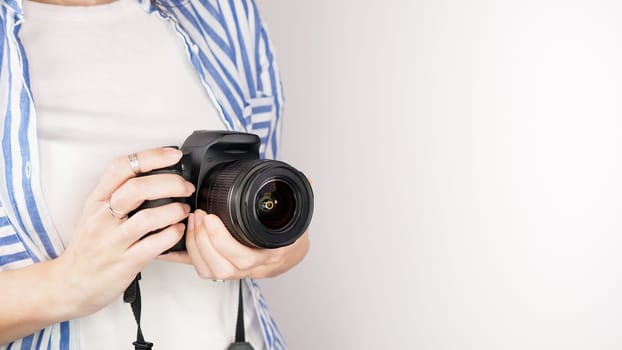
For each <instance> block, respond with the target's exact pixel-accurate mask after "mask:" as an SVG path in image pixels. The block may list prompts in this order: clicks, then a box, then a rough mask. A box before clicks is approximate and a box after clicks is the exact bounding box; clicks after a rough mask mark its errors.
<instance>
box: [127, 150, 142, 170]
mask: <svg viewBox="0 0 622 350" xmlns="http://www.w3.org/2000/svg"><path fill="white" fill-rule="evenodd" d="M127 160H128V161H129V162H130V168H132V171H133V172H134V175H140V174H141V173H142V172H141V171H140V164H139V163H138V154H136V152H134V153H131V154H129V155H128V156H127Z"/></svg>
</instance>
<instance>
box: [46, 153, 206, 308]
mask: <svg viewBox="0 0 622 350" xmlns="http://www.w3.org/2000/svg"><path fill="white" fill-rule="evenodd" d="M180 158H181V152H180V151H178V150H176V149H171V148H158V149H152V150H148V151H144V152H140V153H138V160H139V162H140V170H141V171H143V172H147V171H151V170H153V169H159V168H163V167H167V166H170V165H173V164H175V163H177V162H178V161H179V159H180ZM193 192H194V186H193V185H192V184H190V183H189V182H187V181H186V180H184V179H183V178H182V177H181V176H179V175H175V174H157V175H149V176H142V177H136V175H135V173H134V171H133V170H132V168H131V166H130V162H129V161H128V157H120V158H119V159H117V160H115V161H114V162H113V163H112V164H111V166H110V167H109V168H108V170H107V171H106V172H105V173H104V174H103V176H102V178H101V181H100V183H99V184H98V185H97V187H96V188H95V190H94V191H93V192H92V193H91V195H90V196H89V197H88V199H87V200H86V202H85V205H84V209H83V212H82V215H81V218H80V220H79V223H78V225H77V227H76V231H75V233H74V236H73V238H72V241H71V244H70V245H69V247H68V248H67V250H66V251H65V252H64V253H63V254H62V256H60V257H59V258H58V259H57V260H58V264H59V265H60V266H61V268H60V269H59V271H61V272H60V273H61V274H62V276H60V278H61V279H59V283H64V284H65V289H66V290H65V292H68V297H70V299H69V300H70V301H71V303H72V304H73V305H72V306H73V310H71V316H73V317H78V316H83V315H87V314H90V313H92V312H95V311H97V310H99V309H100V308H102V307H104V306H105V305H107V304H108V303H110V302H111V301H112V300H114V298H116V297H118V296H119V295H120V294H121V293H122V292H123V291H124V290H125V289H126V288H127V286H128V285H129V284H130V282H131V281H132V280H133V279H134V277H135V276H136V274H137V273H138V272H139V271H140V270H141V269H142V268H143V266H144V265H145V264H146V263H147V262H149V261H150V260H153V259H154V258H155V257H157V256H158V255H160V254H161V253H162V252H163V251H165V250H167V249H169V248H170V247H171V246H173V245H174V244H175V243H176V242H177V241H179V239H180V238H181V236H182V235H183V233H184V229H185V227H184V225H183V224H179V222H180V221H182V220H183V219H184V218H186V217H187V216H188V213H189V211H190V208H189V206H188V205H187V204H180V203H170V204H166V205H163V206H160V207H157V208H149V209H143V210H140V211H138V212H137V213H136V214H134V215H133V216H132V217H130V218H127V216H125V217H123V216H124V214H127V213H129V212H131V211H133V210H135V209H136V208H137V207H138V206H139V205H140V204H141V203H142V202H143V201H145V200H153V199H158V198H165V197H187V196H189V195H190V194H192V193H193ZM107 200H108V201H109V202H108V204H109V205H110V207H111V208H112V210H109V208H108V207H107V205H106V201H107ZM115 213H116V214H117V215H116V216H115V215H114V214H115ZM119 213H121V215H118V214H119ZM119 216H121V218H119ZM161 228H165V229H164V230H162V231H161V232H158V233H157V234H153V235H150V236H147V237H145V238H144V239H141V238H143V237H144V236H145V235H146V234H147V233H149V232H152V231H154V230H157V229H161Z"/></svg>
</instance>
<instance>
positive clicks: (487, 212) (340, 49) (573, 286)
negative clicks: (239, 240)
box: [258, 0, 622, 350]
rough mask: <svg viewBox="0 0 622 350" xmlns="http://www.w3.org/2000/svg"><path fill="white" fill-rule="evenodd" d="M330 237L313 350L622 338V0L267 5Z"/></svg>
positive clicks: (306, 317)
mask: <svg viewBox="0 0 622 350" xmlns="http://www.w3.org/2000/svg"><path fill="white" fill-rule="evenodd" d="M258 3H259V5H260V8H261V9H262V10H263V16H264V17H265V19H266V21H267V22H268V26H269V29H270V32H271V35H272V38H273V40H274V44H275V46H276V48H277V53H278V57H279V60H280V65H281V69H282V74H283V80H284V84H285V91H286V100H287V101H286V121H285V128H284V138H283V139H284V144H283V148H282V149H283V150H284V151H283V153H282V159H284V160H286V161H288V162H290V163H292V164H293V165H295V166H296V167H299V168H301V169H303V170H304V171H305V172H306V173H307V174H308V176H309V177H311V178H312V179H313V181H314V188H315V192H316V213H315V216H314V221H313V224H312V249H311V252H310V253H309V255H308V256H307V258H306V259H305V260H304V261H303V263H302V264H301V265H299V266H298V267H296V268H295V269H293V270H292V271H290V272H289V273H287V274H286V275H283V276H281V277H278V278H276V279H273V280H267V281H263V282H262V285H263V286H264V293H265V294H266V298H267V300H268V302H269V304H270V306H271V310H272V311H273V314H274V316H275V318H276V319H277V321H278V323H279V325H280V328H281V330H282V332H283V333H284V334H285V336H286V338H287V340H288V344H289V346H290V348H291V349H293V350H317V349H322V350H323V349H430V350H440V349H461V350H462V349H478V350H486V349H521V350H522V349H547V350H548V349H564V350H567V349H599V350H600V349H603V350H605V349H621V348H622V254H621V253H622V234H621V233H622V220H621V214H620V213H621V212H622V211H621V209H622V164H621V159H622V158H621V156H622V154H621V153H622V140H621V136H622V118H621V112H622V98H621V97H622V20H621V18H622V2H620V1H617V0H616V1H596V0H589V1H575V0H566V1H554V0H537V1H534V0H523V1H510V0H497V1H493V0H489V1H484V0H473V1H458V0H428V1H421V0H408V1H407V0H402V1H398V0H388V1H369V0H356V1H354V0H313V1H311V0H290V1H268V0H261V1H259V2H258Z"/></svg>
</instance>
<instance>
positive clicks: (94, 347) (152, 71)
mask: <svg viewBox="0 0 622 350" xmlns="http://www.w3.org/2000/svg"><path fill="white" fill-rule="evenodd" d="M24 15H25V18H26V21H25V22H24V24H23V27H22V29H21V33H20V36H21V38H22V41H23V43H24V47H25V51H26V53H27V57H28V59H29V72H30V80H31V87H32V94H33V97H34V101H35V107H36V112H37V123H38V124H37V125H38V136H39V149H40V159H41V176H42V184H41V185H42V188H43V193H44V197H45V200H46V204H47V207H48V211H49V213H50V215H51V217H52V219H53V221H54V224H55V227H56V229H57V231H58V232H59V234H60V236H61V239H62V241H63V243H64V244H65V246H67V244H68V243H69V242H70V241H71V236H72V234H73V230H74V227H75V225H76V223H77V220H78V218H79V216H80V213H81V209H82V204H83V202H84V199H85V198H86V196H87V195H88V194H89V192H91V191H92V190H93V189H94V187H95V185H96V184H97V182H98V180H99V178H100V176H101V174H102V173H103V171H104V169H105V167H106V166H107V165H108V164H109V162H110V161H111V160H112V159H114V158H115V157H118V156H123V155H126V154H128V153H131V152H134V151H139V150H142V149H147V148H152V147H158V146H165V145H180V144H181V143H182V142H183V141H184V139H185V138H186V137H187V136H188V135H190V133H191V132H192V131H193V130H197V129H212V130H214V129H218V130H221V129H224V128H225V125H224V123H223V122H222V121H221V120H220V118H219V115H218V112H217V110H216V108H215V106H214V105H213V104H212V102H211V100H210V99H209V97H208V95H207V92H206V91H205V89H204V88H203V86H202V85H201V83H200V80H199V77H198V75H197V74H196V73H195V71H194V69H193V67H192V65H191V64H190V62H189V60H188V57H187V55H186V53H185V48H184V44H183V41H182V40H181V38H179V37H178V34H177V33H176V32H175V31H174V29H173V28H172V27H171V26H170V25H169V24H168V23H167V22H165V21H163V20H161V19H160V18H158V17H157V16H156V15H149V14H147V13H146V12H145V11H144V10H143V9H142V8H141V7H140V5H139V4H138V3H137V2H135V1H133V0H118V1H116V2H113V3H111V4H106V5H97V6H89V7H67V6H56V5H47V4H41V3H35V2H31V1H25V2H24ZM141 289H142V294H143V303H142V304H143V322H142V326H143V331H144V333H145V336H146V338H147V340H149V341H152V342H154V343H155V344H156V347H157V348H159V349H184V348H191V349H226V347H227V345H228V344H229V343H230V342H231V341H232V340H233V338H234V335H235V320H236V311H237V282H225V283H214V282H212V281H205V280H201V279H200V278H199V277H198V276H197V275H196V273H195V271H194V269H193V267H192V266H188V265H181V264H173V263H166V262H153V263H151V264H149V265H148V266H147V267H146V268H145V269H144V271H143V278H142V281H141ZM245 300H247V301H248V302H247V303H246V306H247V307H246V309H245V320H246V325H247V339H248V340H249V341H250V342H251V343H252V344H253V346H254V347H255V349H263V341H262V336H261V329H260V326H259V322H258V319H257V316H256V314H255V312H254V310H253V308H252V306H251V305H252V302H251V297H250V293H248V291H247V293H246V298H245ZM135 335H136V326H135V322H134V319H133V316H132V313H131V311H130V307H129V305H128V304H124V303H123V302H122V300H121V298H119V299H118V300H116V301H114V302H113V303H112V304H111V305H109V306H108V307H106V308H104V309H102V310H101V311H99V312H97V313H95V314H94V315H91V316H88V317H85V318H83V319H81V320H80V339H81V341H80V342H81V349H88V350H100V349H101V350H110V349H130V348H132V346H131V342H132V341H133V340H134V337H135ZM76 348H77V347H76Z"/></svg>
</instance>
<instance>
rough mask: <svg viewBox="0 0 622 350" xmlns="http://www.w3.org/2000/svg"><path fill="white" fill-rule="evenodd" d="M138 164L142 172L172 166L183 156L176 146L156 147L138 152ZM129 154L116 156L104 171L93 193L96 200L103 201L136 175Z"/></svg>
mask: <svg viewBox="0 0 622 350" xmlns="http://www.w3.org/2000/svg"><path fill="white" fill-rule="evenodd" d="M137 156H138V164H139V167H140V170H141V171H142V172H148V171H151V170H154V169H160V168H164V167H167V166H171V165H173V164H175V163H177V162H178V161H179V159H180V158H181V156H182V153H181V151H180V150H177V149H174V148H154V149H150V150H145V151H141V152H138V153H137ZM135 176H136V174H134V171H133V170H132V168H131V166H130V161H129V159H128V156H123V157H118V158H116V159H115V160H114V161H113V162H112V163H111V164H110V165H109V166H108V169H106V171H105V172H104V174H103V175H102V177H101V180H100V181H99V184H98V185H97V186H96V187H95V190H94V191H93V193H92V198H93V199H94V200H98V201H102V200H104V199H105V198H106V196H108V195H109V194H110V193H112V192H113V191H114V190H116V189H117V188H118V187H119V186H121V184H123V183H124V182H125V181H127V180H128V179H130V178H132V177H135Z"/></svg>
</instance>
